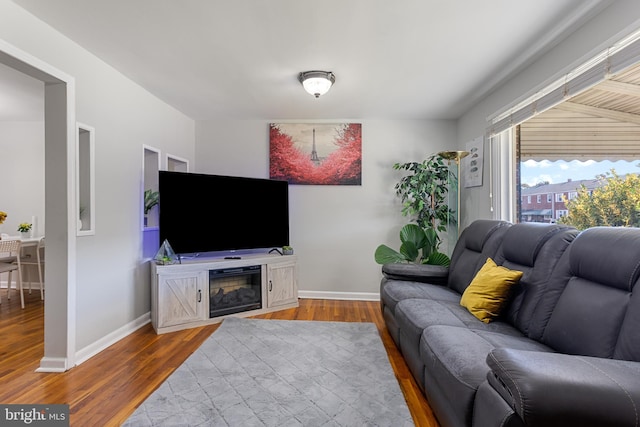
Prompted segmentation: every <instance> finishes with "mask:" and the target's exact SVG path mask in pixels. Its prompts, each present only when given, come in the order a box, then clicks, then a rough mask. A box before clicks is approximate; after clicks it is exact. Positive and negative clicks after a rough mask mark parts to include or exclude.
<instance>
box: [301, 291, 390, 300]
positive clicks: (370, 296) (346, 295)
mask: <svg viewBox="0 0 640 427" xmlns="http://www.w3.org/2000/svg"><path fill="white" fill-rule="evenodd" d="M298 297H299V298H302V299H337V300H348V301H380V294H379V293H378V292H328V291H298Z"/></svg>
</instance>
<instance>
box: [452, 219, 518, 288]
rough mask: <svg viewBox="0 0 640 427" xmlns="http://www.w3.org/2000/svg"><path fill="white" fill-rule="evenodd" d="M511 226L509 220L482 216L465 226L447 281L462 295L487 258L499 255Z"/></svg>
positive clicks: (453, 256)
mask: <svg viewBox="0 0 640 427" xmlns="http://www.w3.org/2000/svg"><path fill="white" fill-rule="evenodd" d="M509 227H511V224H510V223H508V222H505V221H495V220H482V219H481V220H476V221H474V222H472V223H471V224H470V225H469V226H468V227H467V228H465V229H464V230H463V231H462V233H461V234H460V238H459V239H458V242H457V243H456V246H455V248H454V249H453V253H452V254H451V264H450V265H449V278H448V282H447V285H448V286H449V287H450V288H451V289H453V290H455V291H456V292H458V293H459V294H461V295H462V293H463V292H464V290H465V289H466V288H467V286H469V283H471V280H473V277H474V276H475V275H476V273H477V272H478V270H480V268H481V267H482V265H483V264H484V263H485V261H486V260H487V258H489V257H491V258H493V259H496V255H497V253H498V251H499V250H500V243H501V242H502V238H503V236H504V234H505V232H506V231H507V230H508V229H509Z"/></svg>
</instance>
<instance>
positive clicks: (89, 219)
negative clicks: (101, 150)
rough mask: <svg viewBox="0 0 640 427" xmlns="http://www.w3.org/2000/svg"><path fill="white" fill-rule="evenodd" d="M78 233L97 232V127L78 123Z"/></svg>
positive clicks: (87, 234)
mask: <svg viewBox="0 0 640 427" xmlns="http://www.w3.org/2000/svg"><path fill="white" fill-rule="evenodd" d="M76 145H77V153H76V176H77V183H76V200H77V204H78V212H77V213H78V216H77V217H76V218H77V219H76V235H77V236H89V235H93V234H95V218H96V213H95V211H96V207H95V129H94V128H92V127H91V126H87V125H84V124H81V123H77V124H76Z"/></svg>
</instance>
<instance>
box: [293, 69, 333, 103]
mask: <svg viewBox="0 0 640 427" xmlns="http://www.w3.org/2000/svg"><path fill="white" fill-rule="evenodd" d="M298 80H300V83H302V86H303V87H304V90H306V91H307V92H309V93H310V94H311V95H313V96H315V97H316V98H320V95H324V94H325V93H327V92H329V89H331V86H332V85H333V84H334V83H335V81H336V76H335V75H334V74H333V73H332V72H331V71H303V72H302V73H300V74H298Z"/></svg>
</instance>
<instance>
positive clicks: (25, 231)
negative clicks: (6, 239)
mask: <svg viewBox="0 0 640 427" xmlns="http://www.w3.org/2000/svg"><path fill="white" fill-rule="evenodd" d="M32 227H33V224H30V223H28V222H23V223H21V224H20V225H19V226H18V231H19V232H20V234H22V237H28V236H29V232H30V231H31V228H32Z"/></svg>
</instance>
